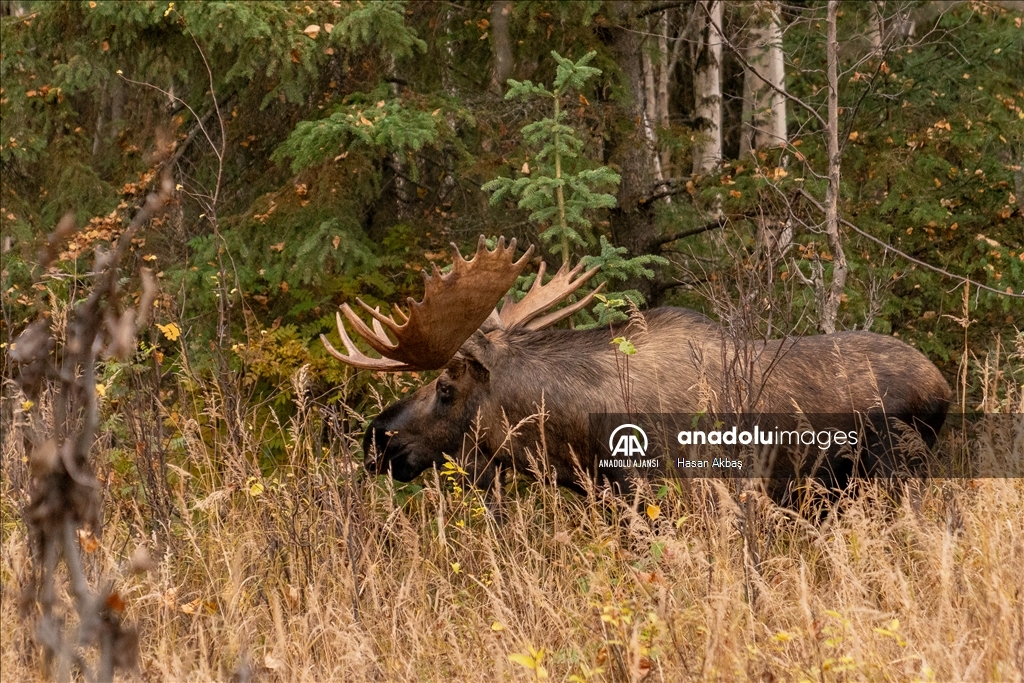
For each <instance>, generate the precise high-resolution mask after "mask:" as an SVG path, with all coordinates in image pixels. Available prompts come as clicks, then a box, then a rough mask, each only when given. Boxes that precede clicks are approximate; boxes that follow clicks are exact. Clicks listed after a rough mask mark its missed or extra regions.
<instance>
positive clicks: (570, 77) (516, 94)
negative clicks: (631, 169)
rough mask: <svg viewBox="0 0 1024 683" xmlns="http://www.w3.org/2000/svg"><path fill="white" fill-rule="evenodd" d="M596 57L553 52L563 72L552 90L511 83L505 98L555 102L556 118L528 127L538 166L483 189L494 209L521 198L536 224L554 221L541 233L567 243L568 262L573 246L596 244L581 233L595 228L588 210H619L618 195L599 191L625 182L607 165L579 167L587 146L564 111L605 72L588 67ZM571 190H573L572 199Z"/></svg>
mask: <svg viewBox="0 0 1024 683" xmlns="http://www.w3.org/2000/svg"><path fill="white" fill-rule="evenodd" d="M595 55H597V52H588V53H587V54H585V55H583V57H581V58H580V59H579V60H578V61H576V62H573V61H572V60H570V59H566V58H565V57H562V56H561V55H559V54H558V53H557V52H555V51H553V50H552V52H551V56H552V57H553V58H554V60H555V62H557V64H558V68H557V71H556V75H555V80H554V82H553V83H552V85H551V89H550V90H549V89H548V88H546V87H544V86H543V85H535V84H533V83H532V82H530V81H523V82H522V83H520V82H519V81H516V80H514V79H509V82H508V83H509V86H511V87H510V88H509V90H508V92H507V93H505V99H507V100H511V99H515V98H522V99H530V98H531V97H536V98H540V99H542V100H551V101H552V107H553V114H552V115H551V116H548V117H544V118H542V119H540V120H539V121H534V122H532V123H529V124H527V125H526V126H524V127H523V130H522V133H523V140H524V142H525V143H526V144H527V145H530V146H531V147H533V148H535V149H536V148H539V149H538V150H537V151H536V153H535V157H534V160H535V161H534V167H533V168H531V167H530V166H529V162H528V161H527V163H524V164H523V167H522V171H521V172H522V175H521V176H520V177H519V178H517V179H515V180H512V179H511V178H504V177H499V178H495V179H494V180H492V181H491V182H489V183H486V184H485V185H484V186H483V188H482V189H483V190H484V191H485V192H493V194H492V195H491V204H492V205H496V204H498V203H499V202H500V201H501V200H502V199H504V198H505V196H506V195H511V196H513V197H518V198H519V202H518V206H519V208H520V209H529V210H530V212H531V213H530V220H531V221H535V222H537V223H548V222H550V223H551V225H550V227H549V228H547V229H546V230H544V231H543V232H541V233H540V237H541V239H544V240H546V241H548V242H557V243H559V244H561V247H562V260H563V262H567V261H568V260H569V255H570V246H569V245H570V244H573V245H576V246H586V245H587V244H588V242H590V241H592V237H591V239H587V238H586V237H585V236H584V235H581V234H580V233H579V232H578V231H577V228H580V229H589V228H590V227H591V222H590V221H589V220H588V219H587V218H586V217H585V215H584V211H588V210H593V209H602V208H611V207H613V206H615V197H614V196H613V195H611V194H607V193H601V192H594V190H596V189H598V188H601V187H609V186H611V187H614V186H615V185H617V184H618V183H619V175H618V174H617V173H615V172H614V171H612V170H611V169H610V168H608V167H607V166H600V167H598V168H586V167H585V166H584V165H583V164H581V163H579V162H580V161H582V160H581V158H580V155H581V152H582V150H583V141H582V140H581V139H579V138H578V137H577V135H576V130H575V129H574V128H573V127H572V126H569V125H566V123H565V121H566V119H567V117H568V113H567V112H566V111H564V110H563V109H562V98H563V97H565V96H566V95H567V94H568V93H569V91H570V90H580V89H581V88H582V87H583V84H584V83H585V82H586V81H587V79H589V78H590V77H592V76H597V75H599V74H600V73H601V70H600V69H595V68H594V67H592V66H587V64H589V63H590V62H591V61H593V59H594V57H595ZM580 97H581V98H582V101H585V100H586V98H583V97H582V95H581V96H580ZM527 158H528V159H529V157H527ZM563 166H565V168H564V169H563ZM566 188H568V189H569V192H568V196H566V192H565V190H566ZM587 237H590V235H587Z"/></svg>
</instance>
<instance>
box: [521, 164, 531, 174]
mask: <svg viewBox="0 0 1024 683" xmlns="http://www.w3.org/2000/svg"><path fill="white" fill-rule="evenodd" d="M519 170H520V171H521V172H522V173H526V174H529V173H530V162H528V161H524V162H523V167H522V168H521V169H519Z"/></svg>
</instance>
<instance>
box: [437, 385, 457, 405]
mask: <svg viewBox="0 0 1024 683" xmlns="http://www.w3.org/2000/svg"><path fill="white" fill-rule="evenodd" d="M454 397H455V387H453V386H452V385H450V384H442V383H440V382H438V383H437V400H439V401H442V402H444V403H450V402H451V400H452V398H454Z"/></svg>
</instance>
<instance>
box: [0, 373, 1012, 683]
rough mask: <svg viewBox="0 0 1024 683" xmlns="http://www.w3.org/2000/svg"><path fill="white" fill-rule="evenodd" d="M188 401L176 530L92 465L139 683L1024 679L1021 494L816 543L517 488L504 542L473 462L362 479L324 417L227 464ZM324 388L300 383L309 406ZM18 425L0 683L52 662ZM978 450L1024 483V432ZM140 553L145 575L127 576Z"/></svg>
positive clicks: (903, 507)
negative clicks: (393, 478) (270, 466)
mask: <svg viewBox="0 0 1024 683" xmlns="http://www.w3.org/2000/svg"><path fill="white" fill-rule="evenodd" d="M982 367H984V365H983V366H982ZM165 381H166V379H165ZM177 381H178V383H179V390H180V391H181V392H182V395H190V396H192V397H193V398H192V400H191V402H190V401H181V402H180V405H182V406H186V405H192V406H193V407H194V412H192V413H188V412H183V413H182V414H178V413H175V414H173V415H171V414H168V415H164V416H162V420H163V422H164V424H165V428H166V430H167V433H168V436H169V437H170V438H174V439H177V440H178V441H177V442H176V443H177V446H176V447H178V448H180V458H177V459H175V463H176V464H174V465H168V467H167V470H166V473H165V484H166V498H167V500H166V501H165V504H166V505H167V507H168V508H169V510H170V512H169V514H167V515H166V517H164V518H162V519H156V520H155V519H153V518H152V515H151V511H152V509H153V508H150V507H149V506H148V505H147V503H146V496H145V495H137V493H138V492H139V491H146V490H147V484H146V483H145V482H144V481H142V480H141V478H140V474H139V472H138V471H137V470H132V469H124V468H121V469H118V467H117V466H116V463H114V462H113V458H112V457H108V456H107V454H106V453H104V452H99V453H98V454H97V455H96V457H98V462H97V467H98V481H100V482H102V491H101V493H102V497H103V500H104V517H105V520H104V524H103V533H102V536H101V537H100V538H99V539H98V540H99V543H98V544H92V545H85V544H83V546H82V550H83V551H84V555H83V557H84V572H85V575H86V576H88V577H89V580H90V581H95V579H96V578H97V577H100V576H106V577H112V578H113V579H114V584H113V587H112V592H113V593H114V594H116V595H117V596H120V599H121V600H123V613H122V614H121V615H120V616H121V617H122V618H123V620H124V621H125V622H126V623H128V624H133V625H134V626H135V627H136V628H137V629H138V633H139V647H140V653H139V665H138V666H139V669H138V670H139V672H140V673H139V675H140V676H141V678H142V679H143V680H147V681H163V680H174V681H185V680H190V681H207V680H225V681H226V680H266V681H328V680H330V681H364V680H366V681H370V680H395V681H398V680H403V681H412V680H430V681H481V680H518V681H531V680H555V681H558V680H561V681H566V680H572V681H639V680H648V681H686V680H694V681H697V680H709V679H711V680H741V679H746V680H817V681H841V680H939V681H941V680H1009V681H1014V680H1018V681H1019V680H1021V679H1022V676H1024V595H1022V593H1021V586H1024V483H1022V482H1021V480H1017V479H978V480H943V481H938V480H933V481H928V482H924V483H919V484H916V485H911V486H909V487H908V488H907V489H905V490H903V491H896V492H894V491H892V490H891V489H886V488H884V487H881V486H876V485H873V484H867V485H864V486H861V487H860V488H859V489H858V490H857V491H856V492H852V493H851V494H850V495H849V496H846V497H844V498H843V499H841V500H839V501H837V502H835V503H834V504H833V507H834V508H835V509H833V510H831V511H829V514H827V515H826V516H825V519H824V521H823V522H822V523H821V524H818V525H813V524H810V523H808V522H807V521H805V520H804V518H802V517H800V516H798V515H795V514H793V513H792V512H790V511H788V510H785V509H781V508H778V507H776V506H775V505H774V504H773V503H771V502H770V501H769V500H767V499H766V498H764V497H762V496H756V495H755V494H750V493H748V494H747V495H746V497H745V499H744V502H743V503H742V504H739V503H737V502H736V501H739V500H741V498H740V497H738V496H737V495H736V494H737V492H736V491H734V490H732V487H734V482H727V483H724V484H723V483H718V482H714V481H705V482H690V483H689V484H684V485H679V486H671V485H670V486H667V487H665V488H662V489H661V490H654V489H652V490H649V491H646V492H644V493H643V495H644V496H645V498H644V499H643V500H641V501H640V505H638V506H634V505H633V502H632V501H622V500H616V499H614V498H611V497H608V496H592V497H589V498H582V497H577V496H574V495H572V494H571V493H568V492H566V491H564V490H558V489H555V488H553V487H551V486H550V485H546V484H544V483H530V484H525V483H522V482H520V484H519V485H518V488H516V489H514V490H508V491H506V492H505V503H504V504H505V508H504V509H505V518H504V519H503V520H501V521H498V522H496V521H495V520H494V519H493V517H491V516H490V515H488V514H487V512H486V511H485V510H484V508H483V505H482V503H481V501H480V498H479V496H478V495H477V494H476V493H475V492H473V491H472V490H470V489H469V487H468V485H467V483H466V481H465V477H464V474H463V473H462V472H461V471H460V469H459V468H458V467H457V466H456V465H454V464H451V463H450V464H448V465H447V466H446V467H444V468H442V470H441V471H440V472H438V473H436V474H434V475H433V476H427V477H426V481H425V483H424V486H423V488H422V489H421V490H418V491H416V490H414V489H413V488H409V487H404V488H398V489H396V488H395V487H394V485H393V484H392V483H391V482H390V480H385V479H368V478H367V477H366V476H365V475H364V473H363V472H362V469H361V467H360V464H359V463H358V462H357V461H356V460H355V459H354V454H355V453H356V448H357V445H356V443H355V440H354V437H350V436H345V435H342V434H335V435H334V438H327V439H324V437H323V424H324V422H330V420H329V419H327V418H328V417H329V415H328V414H327V413H326V412H325V410H326V409H325V408H322V407H319V406H317V405H315V404H310V403H309V402H308V401H307V400H306V399H305V398H302V399H301V405H299V406H298V410H297V411H296V416H295V418H294V419H293V420H292V421H291V422H290V423H288V424H285V425H280V424H276V423H273V422H272V421H271V422H268V421H267V420H266V419H265V418H264V419H262V421H261V419H260V418H259V415H261V414H262V415H265V413H260V412H259V411H258V410H257V409H256V408H255V407H253V408H251V409H244V410H242V411H241V412H240V413H239V414H238V415H236V416H235V419H236V422H237V424H236V427H235V428H234V429H233V430H232V436H231V437H230V438H231V440H232V442H231V444H230V447H229V444H228V440H229V437H228V431H227V430H226V429H223V425H224V424H225V423H226V416H225V415H224V414H222V412H221V411H222V410H223V406H224V405H225V401H224V400H223V396H222V395H221V394H220V393H219V390H218V389H217V387H216V385H204V384H201V383H199V382H198V381H197V380H196V379H195V378H192V377H188V376H186V375H184V374H182V375H179V376H178V377H177ZM306 381H307V380H306V379H305V378H304V377H302V376H298V377H296V378H295V384H296V386H295V387H293V388H294V389H298V390H297V391H295V395H297V396H300V397H305V396H306V393H305V392H304V391H301V389H302V388H303V386H302V385H303V383H304V382H306ZM1007 392H1009V395H1010V396H1012V397H1014V398H1013V403H1010V404H1007V403H1006V398H1005V396H1006V395H1007ZM998 395H1000V396H1003V397H1004V398H1002V399H1000V403H999V405H996V403H995V402H994V401H995V399H994V398H993V404H992V405H991V406H989V408H990V409H998V410H1002V411H1004V412H1005V411H1007V410H1010V411H1011V412H1018V413H1019V412H1021V411H1022V408H1024V406H1022V405H1021V403H1020V395H1021V394H1020V387H1008V388H1006V387H1004V388H1003V389H1002V390H1000V391H999V392H998ZM993 396H995V394H993ZM5 400H6V401H8V405H7V406H6V407H5V414H6V415H8V416H10V415H12V414H14V413H16V412H17V411H16V410H15V408H17V406H13V405H12V404H11V400H10V399H5ZM106 408H109V406H106ZM8 424H11V423H10V422H8ZM142 424H143V422H142V421H140V422H139V425H142ZM218 425H220V426H221V429H217V428H216V427H217V426H218ZM12 427H13V429H8V428H6V427H5V429H4V440H3V450H2V458H3V460H2V463H3V471H4V473H5V476H4V478H3V489H2V493H0V500H2V525H3V530H4V533H3V563H2V565H0V576H2V579H3V603H2V612H0V635H2V639H3V642H4V647H3V650H2V655H0V671H2V678H3V680H4V681H22V680H33V679H36V678H38V677H39V676H40V672H41V666H42V661H41V657H40V653H39V650H38V645H37V643H38V636H37V634H36V632H35V631H34V630H33V629H34V624H35V623H36V622H35V621H34V620H33V619H32V618H30V617H31V614H30V613H26V609H25V608H26V605H27V604H28V603H27V602H26V601H24V600H22V596H23V590H24V587H25V586H27V585H31V580H32V579H31V577H32V571H33V570H32V564H31V562H30V556H29V551H28V548H29V544H28V538H27V535H28V531H27V529H26V527H25V524H24V521H23V520H24V517H23V510H24V509H25V501H26V498H25V492H24V491H22V490H17V489H15V488H13V487H12V485H11V482H12V480H18V481H21V480H22V479H20V478H19V477H12V476H9V475H10V474H11V473H16V472H22V473H24V468H25V467H26V461H25V458H26V453H25V450H24V446H23V443H24V442H23V440H22V437H23V435H24V434H23V430H24V423H23V422H22V421H16V422H15V423H14V424H12ZM133 434H134V432H133ZM273 437H277V438H280V439H281V440H282V441H283V442H284V443H285V444H286V445H285V452H286V454H287V455H286V459H285V460H286V461H285V462H283V463H281V464H280V466H279V467H277V468H276V469H274V470H273V472H271V473H269V474H267V473H263V472H261V471H260V469H259V468H258V467H257V465H256V464H255V462H256V458H255V454H257V453H259V452H260V448H261V444H263V443H265V442H266V441H267V440H268V439H271V438H273ZM133 438H139V435H138V434H136V435H135V436H134V437H133ZM146 438H148V439H152V438H153V435H152V434H150V435H149V436H148V437H146ZM975 447H976V448H978V449H982V450H985V449H987V450H989V451H993V452H996V453H999V454H1001V455H999V457H1003V458H1006V457H1015V458H1017V459H1018V461H1019V459H1020V458H1021V454H1022V453H1024V433H1022V432H1021V430H1020V429H1018V430H1012V429H1010V430H1007V429H1003V430H999V431H998V432H997V433H993V434H990V435H987V436H986V437H985V438H984V439H982V440H979V441H978V442H977V443H976V444H975ZM132 450H133V451H134V447H133V448H132ZM993 457H994V456H993ZM541 479H543V478H541ZM751 500H753V502H754V505H753V508H754V509H755V510H756V514H755V515H751V514H750V513H749V511H750V509H751V505H750V503H751ZM637 510H639V511H640V512H639V513H638V512H637ZM750 520H753V522H751V521H750ZM751 523H754V524H756V528H755V529H754V533H750V530H749V529H747V530H744V529H743V528H742V527H743V525H744V524H751ZM751 538H754V539H756V540H755V543H756V545H757V547H756V548H751V547H750V545H749V544H750V540H749V539H751ZM140 549H143V550H140ZM146 554H148V556H149V557H150V558H151V559H152V566H151V569H150V570H149V571H148V572H144V573H137V572H133V571H132V566H133V562H132V559H131V558H132V557H133V555H134V556H135V559H136V563H135V566H136V567H137V566H138V558H139V556H145V555H146ZM753 557H756V558H758V561H757V562H756V563H755V562H754V561H753V560H752V559H751V558H753ZM63 571H64V569H63V565H62V567H61V569H60V572H63ZM57 585H58V587H60V586H66V582H64V581H58V582H57ZM62 590H67V588H63V589H62ZM57 597H58V601H57V602H58V603H59V604H63V605H69V604H73V600H71V599H70V596H69V595H60V594H59V592H58V596H57ZM28 612H31V610H28ZM58 616H59V618H61V619H63V620H65V621H66V622H67V624H68V625H71V624H74V623H75V622H76V619H77V617H76V616H75V612H74V611H72V610H70V609H65V612H64V613H62V614H60V615H58ZM27 617H29V618H27ZM83 649H84V648H83Z"/></svg>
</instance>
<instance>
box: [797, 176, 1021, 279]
mask: <svg viewBox="0 0 1024 683" xmlns="http://www.w3.org/2000/svg"><path fill="white" fill-rule="evenodd" d="M797 193H798V194H800V196H802V197H803V198H804V199H806V200H807V201H809V202H810V203H811V204H812V205H813V206H814V208H816V209H818V211H821V212H822V213H824V212H825V207H823V206H822V205H821V204H820V203H819V202H818V200H816V199H815V198H814V197H812V196H811V195H810V194H809V193H808V192H807V191H806V190H804V189H803V188H801V189H799V190H797ZM839 222H840V223H842V224H843V225H845V226H846V227H848V228H849V229H850V230H853V231H854V232H855V233H857V234H858V235H860V236H861V237H865V238H867V239H869V240H871V241H872V242H874V243H875V244H877V245H878V246H880V247H882V248H883V249H885V250H886V251H889V252H892V253H893V254H896V255H897V256H899V257H901V258H903V259H906V260H907V261H910V262H911V263H916V264H917V265H919V266H921V267H922V268H927V269H928V270H932V271H935V272H936V273H939V274H941V275H945V276H946V277H949V278H953V279H954V280H960V281H961V282H967V283H970V284H971V285H973V286H975V287H977V288H979V289H984V290H985V291H988V292H992V293H993V294H999V295H1000V296H1009V297H1013V298H1014V299H1024V293H1021V294H1016V293H1015V292H1012V291H1011V292H1007V291H1004V290H1000V289H996V288H995V287H989V286H988V285H983V284H981V283H980V282H978V281H977V280H972V279H971V278H969V277H966V276H964V275H957V274H956V273H951V272H949V271H948V270H944V269H942V268H939V267H938V266H933V265H932V264H930V263H926V262H924V261H922V260H920V259H917V258H914V257H913V256H911V255H910V254H908V253H906V252H904V251H900V250H899V249H897V248H896V247H894V246H892V245H891V244H888V243H886V242H883V241H882V240H880V239H878V238H877V237H875V236H874V235H870V234H868V233H867V232H865V231H864V230H861V229H860V228H858V227H857V226H856V225H854V224H853V223H851V222H850V221H848V220H846V219H845V218H840V219H839Z"/></svg>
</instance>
